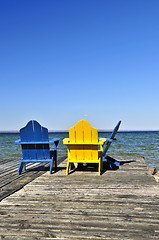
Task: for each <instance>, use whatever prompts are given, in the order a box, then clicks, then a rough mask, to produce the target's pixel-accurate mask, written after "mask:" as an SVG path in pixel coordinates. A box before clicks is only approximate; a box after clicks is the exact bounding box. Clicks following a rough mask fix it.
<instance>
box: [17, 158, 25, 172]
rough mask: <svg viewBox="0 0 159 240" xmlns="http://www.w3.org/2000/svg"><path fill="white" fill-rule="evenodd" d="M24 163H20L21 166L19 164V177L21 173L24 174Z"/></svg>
mask: <svg viewBox="0 0 159 240" xmlns="http://www.w3.org/2000/svg"><path fill="white" fill-rule="evenodd" d="M23 164H24V163H23V162H22V161H21V162H20V164H19V168H18V175H20V174H21V172H22V169H23Z"/></svg>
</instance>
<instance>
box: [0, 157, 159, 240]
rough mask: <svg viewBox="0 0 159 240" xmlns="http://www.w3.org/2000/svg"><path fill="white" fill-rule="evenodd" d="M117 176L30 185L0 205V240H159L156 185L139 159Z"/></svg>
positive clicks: (92, 174)
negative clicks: (0, 239)
mask: <svg viewBox="0 0 159 240" xmlns="http://www.w3.org/2000/svg"><path fill="white" fill-rule="evenodd" d="M117 160H119V161H121V166H120V167H119V169H118V170H116V171H108V170H107V171H105V172H104V173H103V174H102V175H101V176H98V175H97V172H96V170H95V171H93V169H92V168H91V169H89V168H84V169H83V170H81V171H80V170H76V171H75V172H73V173H72V174H70V175H68V176H66V175H65V168H66V162H67V160H65V161H64V162H62V163H61V164H60V165H59V167H58V171H57V172H56V173H55V174H53V175H50V174H49V172H46V173H45V174H43V175H41V176H39V177H38V178H36V179H34V181H32V182H30V183H29V184H27V185H25V186H24V187H23V188H22V189H21V190H19V191H17V192H16V193H14V194H12V195H11V196H9V197H7V198H5V199H4V200H3V201H1V202H0V222H1V224H0V236H1V238H2V239H3V238H4V239H11V240H12V239H77V240H78V239H80V240H81V239H94V240H97V239H98V240H99V239H101V240H104V239H113V240H117V239H120V240H121V239H126V240H130V239H131V240H132V239H133V240H145V239H146V240H151V239H152V240H157V239H159V208H158V206H159V185H158V183H156V182H155V179H154V177H153V176H152V175H151V174H150V173H149V172H148V170H147V166H146V164H145V161H144V159H143V158H129V159H124V158H119V159H117Z"/></svg>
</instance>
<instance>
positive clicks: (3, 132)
mask: <svg viewBox="0 0 159 240" xmlns="http://www.w3.org/2000/svg"><path fill="white" fill-rule="evenodd" d="M112 131H113V129H112V130H111V129H110V130H103V129H98V132H99V133H111V132H112ZM48 132H49V133H68V132H69V131H68V130H49V131H48ZM118 132H119V133H124V132H127V133H129V132H130V133H132V132H134V133H135V132H136V133H138V132H159V130H119V131H118ZM0 134H19V131H17V130H13V131H0Z"/></svg>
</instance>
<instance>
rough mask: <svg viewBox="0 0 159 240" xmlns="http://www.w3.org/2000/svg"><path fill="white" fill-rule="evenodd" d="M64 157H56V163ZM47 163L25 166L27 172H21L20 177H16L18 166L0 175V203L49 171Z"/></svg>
mask: <svg viewBox="0 0 159 240" xmlns="http://www.w3.org/2000/svg"><path fill="white" fill-rule="evenodd" d="M65 158H66V156H64V157H58V159H57V162H58V164H60V163H61V162H62V161H63V160H64V159H65ZM18 165H19V164H18ZM49 165H50V164H48V163H46V164H43V163H40V164H39V163H34V164H28V165H27V171H26V172H23V173H22V175H17V169H18V166H15V167H14V168H12V170H10V171H9V172H8V170H6V173H5V174H4V173H3V174H1V173H0V179H1V181H0V201H1V200H2V199H4V198H6V197H7V196H9V195H11V194H13V193H14V192H16V191H18V190H19V189H21V188H22V187H23V186H25V185H26V184H28V183H29V182H31V181H33V180H34V179H35V178H37V177H39V176H41V175H42V174H44V173H45V171H48V169H49Z"/></svg>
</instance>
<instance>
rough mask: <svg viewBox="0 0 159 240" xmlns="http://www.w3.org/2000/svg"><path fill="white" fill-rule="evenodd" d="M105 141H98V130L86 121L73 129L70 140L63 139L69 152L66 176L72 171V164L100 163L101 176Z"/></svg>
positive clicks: (82, 121)
mask: <svg viewBox="0 0 159 240" xmlns="http://www.w3.org/2000/svg"><path fill="white" fill-rule="evenodd" d="M105 141H106V138H100V139H99V141H98V130H97V129H96V128H93V127H91V125H90V124H89V123H88V122H87V121H85V120H80V121H79V122H78V123H77V124H76V125H75V126H74V127H71V128H70V129H69V138H65V139H63V144H66V145H67V150H68V161H67V168H66V175H68V173H69V170H70V169H71V163H98V174H99V175H100V173H101V170H103V161H102V152H103V145H104V143H105ZM98 146H100V147H99V150H98Z"/></svg>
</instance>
